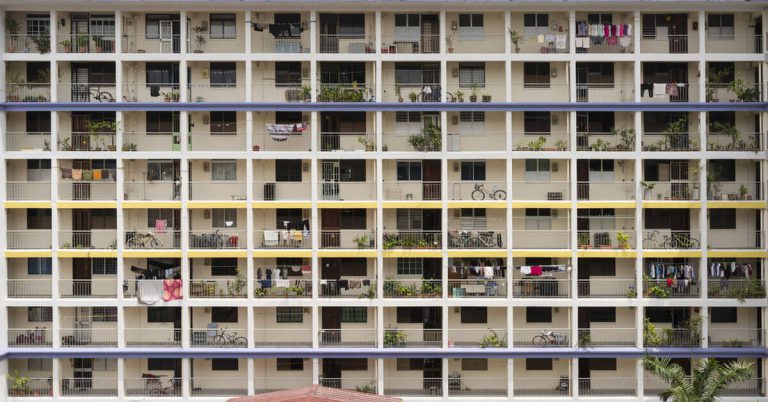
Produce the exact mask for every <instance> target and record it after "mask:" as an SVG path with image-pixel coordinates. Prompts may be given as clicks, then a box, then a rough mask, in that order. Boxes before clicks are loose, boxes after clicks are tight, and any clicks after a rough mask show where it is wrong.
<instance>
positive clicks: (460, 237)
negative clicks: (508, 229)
mask: <svg viewBox="0 0 768 402" xmlns="http://www.w3.org/2000/svg"><path fill="white" fill-rule="evenodd" d="M506 246H507V243H506V233H505V232H504V230H460V231H449V232H448V248H458V249H468V248H471V249H502V248H505V247H506Z"/></svg>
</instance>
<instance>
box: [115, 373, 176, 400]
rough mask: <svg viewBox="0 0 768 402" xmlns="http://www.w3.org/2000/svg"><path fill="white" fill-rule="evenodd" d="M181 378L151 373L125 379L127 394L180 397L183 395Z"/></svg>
mask: <svg viewBox="0 0 768 402" xmlns="http://www.w3.org/2000/svg"><path fill="white" fill-rule="evenodd" d="M182 381H183V380H182V379H181V378H173V377H167V376H164V375H159V376H158V375H149V374H147V375H146V376H144V377H141V378H126V379H125V395H126V396H150V397H152V398H157V397H179V396H181V384H182Z"/></svg>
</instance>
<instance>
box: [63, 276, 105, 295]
mask: <svg viewBox="0 0 768 402" xmlns="http://www.w3.org/2000/svg"><path fill="white" fill-rule="evenodd" d="M59 297H61V298H62V299H70V298H80V299H113V298H116V297H117V280H116V279H59Z"/></svg>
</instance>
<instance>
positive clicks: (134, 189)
mask: <svg viewBox="0 0 768 402" xmlns="http://www.w3.org/2000/svg"><path fill="white" fill-rule="evenodd" d="M180 193H181V183H174V182H172V181H126V182H124V183H123V197H125V198H124V199H125V200H126V201H160V200H179V199H180Z"/></svg>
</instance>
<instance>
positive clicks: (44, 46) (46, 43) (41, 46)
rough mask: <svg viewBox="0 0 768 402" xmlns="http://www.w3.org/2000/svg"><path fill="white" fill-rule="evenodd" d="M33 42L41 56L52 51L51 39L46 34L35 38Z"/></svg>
mask: <svg viewBox="0 0 768 402" xmlns="http://www.w3.org/2000/svg"><path fill="white" fill-rule="evenodd" d="M32 42H33V43H34V44H35V47H37V51H38V52H39V53H40V54H45V53H48V52H49V51H51V38H50V37H49V36H46V35H45V34H43V35H37V36H33V37H32Z"/></svg>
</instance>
